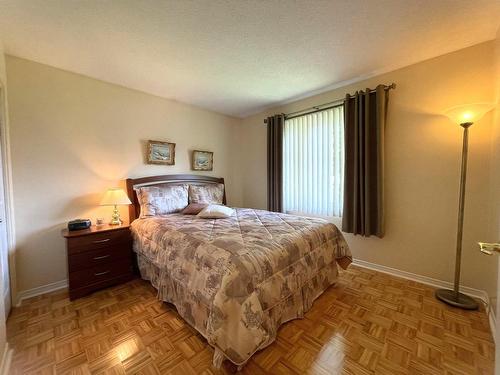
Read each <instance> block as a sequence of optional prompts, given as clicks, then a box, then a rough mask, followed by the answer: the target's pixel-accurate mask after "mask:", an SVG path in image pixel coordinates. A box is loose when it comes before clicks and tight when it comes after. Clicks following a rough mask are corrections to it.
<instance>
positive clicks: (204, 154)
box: [192, 150, 214, 171]
mask: <svg viewBox="0 0 500 375" xmlns="http://www.w3.org/2000/svg"><path fill="white" fill-rule="evenodd" d="M192 168H193V170H195V171H211V170H213V169H214V153H213V152H210V151H199V150H194V151H193V160H192Z"/></svg>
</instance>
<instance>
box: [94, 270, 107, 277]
mask: <svg viewBox="0 0 500 375" xmlns="http://www.w3.org/2000/svg"><path fill="white" fill-rule="evenodd" d="M109 272H110V271H104V272H97V273H94V276H102V275H106V274H107V273H109Z"/></svg>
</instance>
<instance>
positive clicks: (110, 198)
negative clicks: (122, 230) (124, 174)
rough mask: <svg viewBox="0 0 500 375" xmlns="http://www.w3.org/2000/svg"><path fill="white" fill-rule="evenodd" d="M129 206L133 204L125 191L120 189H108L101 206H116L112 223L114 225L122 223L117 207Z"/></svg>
mask: <svg viewBox="0 0 500 375" xmlns="http://www.w3.org/2000/svg"><path fill="white" fill-rule="evenodd" d="M128 204H132V202H131V201H130V199H129V198H128V196H127V194H126V193H125V191H124V190H123V189H119V188H112V189H108V190H107V191H106V193H105V194H104V196H103V197H102V199H101V206H114V209H113V215H112V216H111V222H110V224H112V225H120V224H121V223H122V221H121V219H120V212H119V211H118V207H117V206H119V205H120V206H121V205H128Z"/></svg>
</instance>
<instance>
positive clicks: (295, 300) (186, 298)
mask: <svg viewBox="0 0 500 375" xmlns="http://www.w3.org/2000/svg"><path fill="white" fill-rule="evenodd" d="M137 260H138V266H139V270H140V273H141V277H142V278H143V279H144V280H148V281H149V282H150V283H151V285H152V286H153V287H154V288H155V289H156V290H157V292H158V294H157V298H158V299H159V300H161V301H164V302H168V303H171V304H173V305H174V306H175V307H176V308H177V312H178V313H179V315H180V316H181V317H182V318H183V319H184V320H185V321H186V322H187V323H188V324H189V325H191V326H192V327H193V328H195V329H196V330H197V331H198V332H199V333H200V334H201V335H202V336H203V337H204V338H205V339H206V340H207V342H208V343H209V345H210V346H212V347H213V348H214V350H215V352H214V358H213V364H214V366H215V367H216V368H219V367H220V366H221V364H222V362H223V360H224V359H227V360H229V361H231V362H232V363H234V364H235V365H237V366H238V367H239V368H241V367H242V366H243V365H244V364H245V363H246V362H247V361H248V359H249V358H248V359H246V360H245V361H243V362H241V363H236V362H235V361H234V360H232V359H231V358H229V357H228V356H227V355H226V354H225V353H224V352H223V351H222V350H221V349H220V348H218V347H217V345H216V343H215V342H210V339H209V337H207V324H209V321H210V311H212V309H211V306H210V304H209V302H208V301H204V300H203V298H201V297H200V296H195V295H193V292H192V291H190V290H187V288H185V286H184V285H183V284H182V283H179V282H176V280H175V279H173V278H172V277H170V275H169V274H168V272H167V271H166V270H164V269H161V268H160V267H158V266H157V265H155V264H154V263H153V262H151V261H150V260H149V259H148V258H147V257H145V256H144V255H142V254H140V253H137ZM337 279H338V266H337V264H336V263H335V261H333V262H332V263H329V264H325V265H324V267H323V268H321V269H320V270H319V271H318V272H317V273H316V274H315V275H314V276H313V277H312V278H311V279H310V280H308V281H306V282H305V283H304V284H303V285H302V287H301V288H299V289H298V290H296V291H295V292H293V293H291V294H289V295H288V296H283V298H282V299H281V300H280V301H279V302H278V303H276V304H274V305H273V306H271V307H269V308H267V309H265V310H264V311H263V313H264V315H265V318H264V319H263V323H262V324H263V325H265V330H266V331H267V332H268V333H269V335H268V338H267V339H266V340H265V341H263V342H262V343H261V344H260V345H259V347H258V348H257V349H256V350H255V351H254V353H255V352H257V351H259V350H262V349H264V348H265V347H267V346H268V345H270V344H271V343H272V342H274V341H275V340H276V336H277V333H278V328H279V327H280V326H281V325H282V324H284V323H286V322H288V321H290V320H293V319H297V318H303V317H304V314H305V313H306V312H307V311H308V310H309V309H310V308H311V307H312V305H313V302H314V300H316V298H318V297H319V296H320V295H321V294H322V293H323V292H324V291H325V290H326V289H328V288H329V287H330V286H331V285H334V284H335V283H336V281H337ZM193 300H196V302H197V303H196V304H194V305H193V303H192V301H193ZM193 309H196V311H193ZM194 314H196V316H202V317H203V319H202V320H201V321H202V322H203V323H202V324H201V325H200V324H198V325H197V324H196V323H195V322H196V321H200V320H199V319H196V320H195V319H193V318H192V317H193V315H194ZM254 353H253V354H254ZM253 354H252V355H253Z"/></svg>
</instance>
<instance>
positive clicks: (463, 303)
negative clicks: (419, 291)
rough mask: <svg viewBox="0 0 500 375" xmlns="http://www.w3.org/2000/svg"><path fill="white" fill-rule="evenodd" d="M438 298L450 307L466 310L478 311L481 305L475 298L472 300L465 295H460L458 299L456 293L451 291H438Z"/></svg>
mask: <svg viewBox="0 0 500 375" xmlns="http://www.w3.org/2000/svg"><path fill="white" fill-rule="evenodd" d="M436 298H437V299H438V300H440V301H443V302H444V303H447V304H448V305H451V306H454V307H458V308H460V309H464V310H477V309H478V308H479V305H478V303H477V302H476V300H475V299H474V298H471V297H469V296H468V295H465V294H463V293H458V298H457V295H456V293H455V292H454V291H453V290H449V289H438V290H436Z"/></svg>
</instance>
